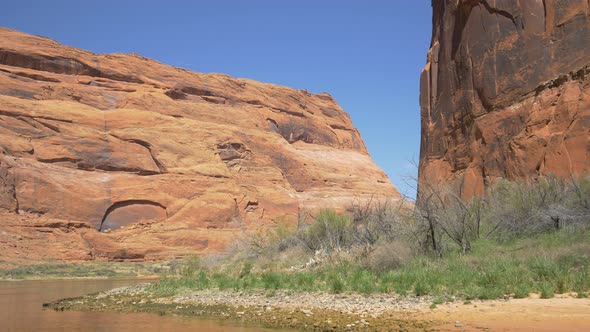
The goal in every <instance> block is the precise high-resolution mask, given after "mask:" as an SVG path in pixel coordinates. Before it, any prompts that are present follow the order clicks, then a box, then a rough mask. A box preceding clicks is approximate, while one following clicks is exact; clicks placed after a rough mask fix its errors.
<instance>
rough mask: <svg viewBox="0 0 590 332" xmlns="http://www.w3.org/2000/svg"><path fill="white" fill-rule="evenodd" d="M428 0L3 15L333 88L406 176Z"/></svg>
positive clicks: (258, 0) (294, 83) (183, 63)
mask: <svg viewBox="0 0 590 332" xmlns="http://www.w3.org/2000/svg"><path fill="white" fill-rule="evenodd" d="M430 2H431V1H430V0H411V1H401V0H397V1H395V0H364V1H360V0H355V1H349V0H325V1H322V0H315V1H309V0H298V1H279V0H249V1H243V0H207V1H200V0H194V1H174V0H169V1H152V0H144V1H128V0H118V1H111V0H106V1H80V0H77V1H66V0H53V1H43V0H40V1H30V0H19V1H5V2H4V3H3V4H2V10H1V11H0V25H2V26H6V27H9V28H13V29H17V30H21V31H24V32H27V33H32V34H37V35H43V36H47V37H50V38H52V39H55V40H57V41H59V42H61V43H63V44H66V45H70V46H75V47H79V48H83V49H87V50H90V51H92V52H95V53H113V52H125V53H129V52H135V53H139V54H141V55H144V56H146V57H150V58H154V59H157V60H159V61H161V62H164V63H167V64H170V65H174V66H179V67H184V68H187V69H190V70H194V71H199V72H205V73H210V72H219V73H225V74H228V75H231V76H236V77H246V78H251V79H255V80H259V81H263V82H270V83H276V84H281V85H286V86H290V87H294V88H297V89H307V90H308V91H310V92H315V93H320V92H323V91H326V92H329V93H330V94H332V95H333V96H334V97H335V98H336V100H337V101H338V102H339V103H340V105H341V106H342V108H343V109H344V110H345V111H346V112H348V113H349V114H350V115H351V117H352V120H353V122H354V124H355V126H356V127H357V128H358V129H359V130H360V132H361V135H362V136H363V139H364V141H365V143H366V145H367V147H368V149H369V152H370V153H371V155H372V157H373V159H374V160H375V161H376V162H377V164H378V165H379V166H380V167H381V168H383V170H385V172H386V173H387V174H388V175H389V177H390V179H391V180H392V181H393V183H394V184H395V185H396V186H397V187H398V189H399V190H400V191H401V192H402V193H405V194H408V195H411V196H413V195H414V194H415V193H414V191H413V190H412V189H411V188H409V187H408V186H406V184H405V183H404V180H403V178H404V176H407V175H411V174H415V172H416V170H415V169H414V168H413V167H412V166H411V165H410V161H412V160H416V161H417V160H418V156H419V148H420V107H419V103H418V97H419V76H420V71H421V69H422V67H423V66H424V64H425V61H426V52H427V50H428V47H429V43H430V34H431V25H432V23H431V15H432V14H431V10H432V9H431V6H430Z"/></svg>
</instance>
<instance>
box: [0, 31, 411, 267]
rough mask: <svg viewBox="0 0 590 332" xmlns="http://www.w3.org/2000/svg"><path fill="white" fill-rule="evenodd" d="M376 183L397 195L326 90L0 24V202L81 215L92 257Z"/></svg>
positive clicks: (158, 249)
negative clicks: (188, 66)
mask: <svg viewBox="0 0 590 332" xmlns="http://www.w3.org/2000/svg"><path fill="white" fill-rule="evenodd" d="M372 195H377V196H385V197H390V198H394V199H396V198H399V194H398V192H397V191H396V189H395V188H394V187H393V185H392V184H391V182H390V181H389V179H388V178H387V176H386V175H385V174H384V173H383V171H381V170H380V169H379V168H378V167H377V166H376V165H375V164H374V162H373V161H372V160H371V158H370V156H369V155H368V153H367V150H366V148H365V146H364V143H363V141H362V139H361V137H360V135H359V133H358V131H357V130H356V129H355V128H354V126H353V124H352V122H351V120H350V118H349V116H348V115H347V114H346V113H345V112H344V111H343V110H342V109H341V108H340V107H339V106H338V104H337V103H336V102H335V101H334V99H333V98H332V97H331V96H330V95H328V94H326V93H323V94H319V95H316V94H310V93H308V92H306V91H301V90H294V89H290V88H286V87H282V86H277V85H272V84H263V83H259V82H255V81H252V80H247V79H236V78H232V77H229V76H226V75H220V74H211V75H205V74H199V73H194V72H190V71H187V70H184V69H180V68H175V67H170V66H166V65H163V64H161V63H158V62H156V61H153V60H150V59H146V58H144V57H141V56H138V55H134V54H131V55H129V54H107V55H97V54H93V53H90V52H86V51H83V50H79V49H75V48H71V47H66V46H63V45H60V44H58V43H57V42H55V41H52V40H50V39H47V38H42V37H37V36H31V35H27V34H23V33H20V32H16V31H13V30H9V29H0V210H2V211H3V213H5V214H6V213H8V214H20V215H21V216H25V217H24V219H23V220H32V221H30V223H31V224H33V225H36V226H35V227H45V226H43V225H52V224H56V225H60V229H61V228H64V227H65V228H66V229H70V228H68V227H67V226H64V225H68V224H69V223H73V224H75V225H78V226H79V225H80V224H83V225H85V226H84V227H78V226H76V227H72V228H71V229H72V231H73V232H78V233H79V241H80V243H79V245H78V247H77V249H76V250H80V248H79V247H81V248H87V249H88V250H89V251H90V252H92V255H87V256H88V257H95V256H104V257H110V258H117V259H119V258H121V254H116V253H120V252H125V253H126V255H128V256H129V257H131V258H134V259H137V258H139V259H141V258H146V259H147V258H160V257H170V256H175V255H183V254H187V253H188V254H193V253H195V252H196V251H202V250H221V249H223V248H225V247H226V246H227V245H228V244H229V243H231V242H232V241H234V240H235V238H236V236H237V235H238V233H239V232H241V231H242V230H243V229H245V228H248V229H250V228H256V227H260V226H263V225H268V224H271V223H272V222H273V221H274V220H276V219H277V218H282V217H284V216H296V214H297V213H298V211H299V210H301V209H306V210H313V209H317V208H324V207H336V208H342V207H344V206H345V205H346V204H349V203H350V201H351V200H352V199H355V198H360V199H362V198H369V197H371V196H372ZM19 218H20V219H18V218H17V219H14V218H13V219H14V220H21V219H22V218H21V217H19ZM56 220H57V221H59V222H56ZM11 225H13V226H14V225H18V222H16V221H15V222H14V223H13V224H11ZM13 226H10V227H13ZM0 227H2V226H1V225H0ZM101 230H102V231H105V230H111V232H109V233H108V234H105V233H99V231H101ZM57 241H59V240H57ZM68 241H72V240H71V239H70V238H68ZM60 248H62V247H60ZM121 248H123V249H124V250H123V249H121ZM60 250H63V248H62V249H60ZM122 250H123V251H122ZM56 255H57V256H59V254H56ZM123 256H125V255H123ZM76 257H77V256H76ZM85 257H86V256H85ZM123 258H124V257H123Z"/></svg>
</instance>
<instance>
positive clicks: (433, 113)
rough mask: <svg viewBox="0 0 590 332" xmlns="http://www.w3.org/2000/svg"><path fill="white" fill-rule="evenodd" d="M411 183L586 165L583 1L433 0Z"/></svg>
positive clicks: (470, 180) (465, 190) (463, 188)
mask: <svg viewBox="0 0 590 332" xmlns="http://www.w3.org/2000/svg"><path fill="white" fill-rule="evenodd" d="M432 7H433V33H432V43H431V48H430V51H429V53H428V63H427V65H426V67H425V68H424V70H423V72H422V77H421V91H420V92H421V93H420V104H421V118H422V141H421V151H420V167H419V182H420V186H421V187H422V188H424V187H425V186H426V184H427V183H430V184H436V183H444V184H448V185H450V186H451V187H452V188H454V190H455V191H456V192H457V193H459V194H460V195H461V196H463V197H465V198H469V197H471V196H473V195H477V194H481V193H482V192H483V191H484V188H485V186H486V185H487V184H488V183H491V182H493V180H494V179H495V178H498V177H503V178H508V179H517V178H531V177H535V176H539V175H544V174H549V173H552V174H556V175H559V176H570V175H575V174H588V173H590V2H589V1H587V0H560V1H557V0H555V1H554V0H526V1H513V0H437V1H433V2H432Z"/></svg>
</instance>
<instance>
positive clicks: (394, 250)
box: [366, 241, 413, 272]
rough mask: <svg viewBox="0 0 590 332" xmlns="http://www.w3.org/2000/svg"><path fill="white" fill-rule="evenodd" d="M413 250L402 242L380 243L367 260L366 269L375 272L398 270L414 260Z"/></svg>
mask: <svg viewBox="0 0 590 332" xmlns="http://www.w3.org/2000/svg"><path fill="white" fill-rule="evenodd" d="M412 257H413V255H412V250H411V248H410V246H408V244H406V243H404V242H401V241H391V242H380V243H377V245H375V247H374V249H373V251H371V252H370V253H369V255H368V257H367V259H366V267H367V268H368V269H370V270H372V271H375V272H387V271H391V270H395V269H398V268H400V267H402V266H404V265H405V264H407V263H408V262H409V261H410V260H411V259H412Z"/></svg>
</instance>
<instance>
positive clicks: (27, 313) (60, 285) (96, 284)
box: [0, 279, 279, 332]
mask: <svg viewBox="0 0 590 332" xmlns="http://www.w3.org/2000/svg"><path fill="white" fill-rule="evenodd" d="M141 282H145V280H143V281H142V280H137V279H135V280H133V279H131V280H118V279H100V280H88V279H78V280H28V281H0V331H139V332H151V331H211V332H220V331H224V332H225V331H229V332H254V331H273V332H277V331H279V330H270V329H262V328H252V327H244V326H235V325H231V323H224V322H218V321H211V320H202V319H198V318H189V317H173V316H159V315H157V314H144V313H138V314H127V313H125V314H122V313H103V312H77V311H63V312H56V311H54V310H51V309H43V307H42V305H43V303H44V302H51V301H55V300H58V299H62V298H67V297H76V296H82V295H85V294H90V293H95V292H100V291H105V290H109V289H112V288H116V287H122V286H128V285H132V284H137V283H141Z"/></svg>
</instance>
